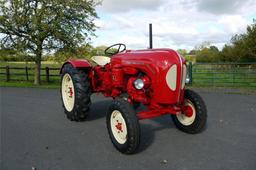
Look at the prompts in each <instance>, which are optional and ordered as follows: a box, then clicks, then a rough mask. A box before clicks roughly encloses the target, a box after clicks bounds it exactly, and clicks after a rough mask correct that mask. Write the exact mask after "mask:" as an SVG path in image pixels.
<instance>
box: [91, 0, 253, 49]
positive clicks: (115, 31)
mask: <svg viewBox="0 0 256 170" xmlns="http://www.w3.org/2000/svg"><path fill="white" fill-rule="evenodd" d="M96 11H97V13H98V16H99V19H97V20H95V23H96V25H97V26H98V29H97V31H96V35H97V37H94V38H92V44H93V45H94V46H99V45H111V44H115V43H124V44H126V45H127V48H128V49H145V48H148V47H149V42H148V39H149V38H148V27H149V26H148V25H149V23H152V24H153V47H154V48H171V49H174V50H177V49H186V50H192V49H194V48H195V47H196V46H198V45H200V44H202V43H203V42H209V43H211V45H215V46H217V47H218V48H219V49H221V48H222V47H223V45H224V44H226V43H229V42H230V39H231V37H232V35H235V34H240V33H244V32H245V31H246V27H247V25H250V24H252V23H253V18H255V19H256V1H255V0H103V2H102V4H101V5H100V6H98V7H97V8H96Z"/></svg>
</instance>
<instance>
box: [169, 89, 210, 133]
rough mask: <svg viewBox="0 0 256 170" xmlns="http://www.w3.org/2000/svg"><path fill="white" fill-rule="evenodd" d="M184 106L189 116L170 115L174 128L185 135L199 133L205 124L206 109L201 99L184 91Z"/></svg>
mask: <svg viewBox="0 0 256 170" xmlns="http://www.w3.org/2000/svg"><path fill="white" fill-rule="evenodd" d="M184 105H185V107H187V110H188V112H190V113H189V114H188V113H187V114H185V113H179V114H176V115H172V119H173V122H174V124H175V125H176V127H177V128H178V129H179V130H181V131H183V132H186V133H190V134H195V133H199V132H201V131H202V130H203V129H204V127H205V124H206V119H207V109H206V106H205V103H204V101H203V99H202V98H201V97H200V96H199V95H198V94H197V93H196V92H194V91H192V90H188V89H186V90H185V92H184Z"/></svg>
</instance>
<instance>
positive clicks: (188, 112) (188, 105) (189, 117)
mask: <svg viewBox="0 0 256 170" xmlns="http://www.w3.org/2000/svg"><path fill="white" fill-rule="evenodd" d="M176 117H177V119H178V120H179V122H180V123H181V124H183V125H185V126H189V125H191V124H192V123H193V122H194V121H195V118H196V109H195V106H194V105H193V103H192V102H191V101H190V100H185V102H184V107H183V109H182V112H181V113H178V114H176Z"/></svg>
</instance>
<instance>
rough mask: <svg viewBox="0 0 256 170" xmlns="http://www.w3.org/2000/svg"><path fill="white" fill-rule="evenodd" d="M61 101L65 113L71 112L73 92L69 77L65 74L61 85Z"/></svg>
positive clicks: (73, 101)
mask: <svg viewBox="0 0 256 170" xmlns="http://www.w3.org/2000/svg"><path fill="white" fill-rule="evenodd" d="M61 93H62V100H63V103H64V106H65V108H66V110H67V111H69V112H70V111H72V109H73V107H74V104H75V90H74V84H73V81H72V78H71V76H70V75H69V74H68V73H66V74H65V75H64V76H63V79H62V85H61Z"/></svg>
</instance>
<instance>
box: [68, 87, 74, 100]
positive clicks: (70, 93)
mask: <svg viewBox="0 0 256 170" xmlns="http://www.w3.org/2000/svg"><path fill="white" fill-rule="evenodd" d="M68 93H69V97H71V98H72V97H73V90H72V87H69V92H68Z"/></svg>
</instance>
